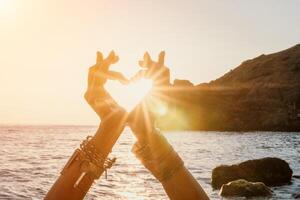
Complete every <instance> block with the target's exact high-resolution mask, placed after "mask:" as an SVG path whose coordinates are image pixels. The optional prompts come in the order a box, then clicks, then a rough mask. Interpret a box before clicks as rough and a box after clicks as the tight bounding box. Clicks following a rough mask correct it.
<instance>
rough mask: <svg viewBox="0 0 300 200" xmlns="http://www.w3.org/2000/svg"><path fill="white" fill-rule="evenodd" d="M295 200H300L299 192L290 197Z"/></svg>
mask: <svg viewBox="0 0 300 200" xmlns="http://www.w3.org/2000/svg"><path fill="white" fill-rule="evenodd" d="M292 196H293V197H294V198H295V199H300V192H299V193H297V194H293V195H292Z"/></svg>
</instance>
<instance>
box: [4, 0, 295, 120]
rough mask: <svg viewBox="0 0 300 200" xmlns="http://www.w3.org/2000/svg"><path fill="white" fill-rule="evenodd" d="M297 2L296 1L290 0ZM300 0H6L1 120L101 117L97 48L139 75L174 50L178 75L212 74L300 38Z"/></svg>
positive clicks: (170, 58)
mask: <svg viewBox="0 0 300 200" xmlns="http://www.w3.org/2000/svg"><path fill="white" fill-rule="evenodd" d="M287 2H288V3H287ZM299 10H300V2H299V1H292V0H290V1H280V0H279V1H272V0H269V1H268V0H266V1H263V2H262V1H260V0H251V1H247V2H246V1H235V0H224V1H219V0H207V1H203V0H202V1H201V0H198V1H196V0H195V1H169V0H166V1H158V0H152V1H141V0H131V1H125V0H119V1H115V0H107V1H104V0H88V1H74V0H40V1H39V0H26V1H25V0H0V28H1V29H0V92H1V93H0V94H1V101H0V124H7V123H9V124H97V123H98V118H97V116H96V115H95V114H94V113H93V111H92V110H91V109H90V108H89V107H88V105H87V104H86V103H85V102H84V99H83V93H84V90H85V87H86V85H85V84H86V75H87V69H88V67H89V66H90V65H92V64H93V63H94V61H95V55H96V54H95V52H96V51H97V50H101V51H103V52H105V53H106V54H107V53H108V52H109V51H110V50H111V49H114V50H115V51H116V52H117V53H118V55H119V56H120V58H121V59H120V62H119V63H118V64H117V65H115V66H114V69H116V70H120V71H122V72H124V73H125V74H126V75H127V76H130V75H132V74H133V73H134V72H135V71H136V70H137V69H138V65H137V61H138V60H139V58H141V57H142V55H143V53H144V51H145V50H148V51H149V52H150V54H153V55H157V54H158V53H159V51H160V50H161V49H163V50H165V51H166V64H167V66H169V67H170V69H171V75H172V79H174V78H181V79H189V80H191V81H193V82H194V83H200V82H205V81H209V80H212V79H215V78H217V77H219V76H220V75H222V74H224V73H225V72H227V71H228V70H230V69H232V68H233V67H235V66H237V65H238V64H239V63H240V62H241V61H243V60H245V59H248V58H252V57H254V56H258V55H260V54H262V53H271V52H275V51H278V50H282V49H285V48H288V47H290V46H293V45H295V44H296V43H299V36H300V13H299Z"/></svg>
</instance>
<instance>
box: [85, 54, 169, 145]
mask: <svg viewBox="0 0 300 200" xmlns="http://www.w3.org/2000/svg"><path fill="white" fill-rule="evenodd" d="M164 57H165V53H164V52H161V53H160V54H159V57H158V61H157V62H155V61H153V60H152V59H151V57H150V55H149V54H148V53H147V52H146V53H145V55H144V58H143V60H141V61H139V65H140V66H141V67H142V68H143V69H142V70H140V71H139V72H138V73H137V74H136V75H135V76H134V77H133V78H132V79H139V78H148V79H152V80H153V83H154V87H158V86H162V85H164V84H168V83H169V80H170V79H169V77H170V72H169V70H168V68H167V67H166V66H165V65H164ZM118 60H119V57H118V56H117V55H116V54H115V53H114V52H113V51H112V52H111V53H110V54H109V55H108V56H107V57H106V58H103V55H102V53H101V52H97V60H96V64H95V65H93V66H92V67H90V69H89V75H88V87H87V91H86V93H85V95H84V97H85V99H86V101H87V102H88V104H89V105H90V106H91V107H92V108H93V110H94V111H95V112H96V113H97V115H98V116H99V117H100V119H101V120H102V119H104V118H105V117H106V116H108V115H111V114H113V113H114V112H113V111H114V110H123V112H124V113H125V115H126V120H125V121H126V122H127V123H128V125H129V126H130V128H131V129H132V131H133V132H134V134H135V135H136V137H137V139H138V141H140V142H144V141H145V140H147V133H151V132H152V131H153V129H154V122H155V117H154V115H153V114H152V113H151V111H150V110H149V108H148V106H147V105H148V102H147V101H149V100H151V98H148V97H145V98H144V99H143V100H142V101H141V102H140V103H139V104H138V105H137V106H136V107H135V108H134V109H133V111H131V112H130V113H127V112H126V111H125V109H123V108H122V107H120V106H119V105H118V103H117V102H115V101H114V99H113V98H112V97H111V96H110V94H109V93H108V92H107V91H106V90H105V88H104V84H105V83H106V82H107V80H118V81H120V82H121V83H123V84H128V83H129V82H130V81H129V80H128V79H127V78H126V77H124V76H123V75H122V74H121V73H119V72H115V71H111V70H109V68H110V66H111V65H112V64H115V63H116V62H118ZM149 95H151V94H149Z"/></svg>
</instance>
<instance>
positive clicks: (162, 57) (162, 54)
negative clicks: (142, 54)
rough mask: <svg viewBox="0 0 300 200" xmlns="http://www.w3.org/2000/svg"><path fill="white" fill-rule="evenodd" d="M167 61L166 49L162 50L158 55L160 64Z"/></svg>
mask: <svg viewBox="0 0 300 200" xmlns="http://www.w3.org/2000/svg"><path fill="white" fill-rule="evenodd" d="M164 62H165V51H161V52H160V53H159V55H158V64H159V65H164Z"/></svg>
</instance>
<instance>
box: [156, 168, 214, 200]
mask: <svg viewBox="0 0 300 200" xmlns="http://www.w3.org/2000/svg"><path fill="white" fill-rule="evenodd" d="M161 183H162V185H163V187H164V189H165V191H166V193H167V194H168V196H169V198H170V199H172V200H182V199H185V200H194V199H197V200H207V199H209V198H208V196H207V194H206V193H205V191H204V190H203V189H202V187H201V186H200V184H199V183H198V182H197V180H196V179H195V178H194V177H193V175H192V174H191V173H190V172H189V171H188V170H187V169H186V168H185V167H183V168H181V169H180V170H178V171H177V173H175V174H174V175H173V176H172V177H171V178H170V179H169V180H166V181H163V182H161Z"/></svg>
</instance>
